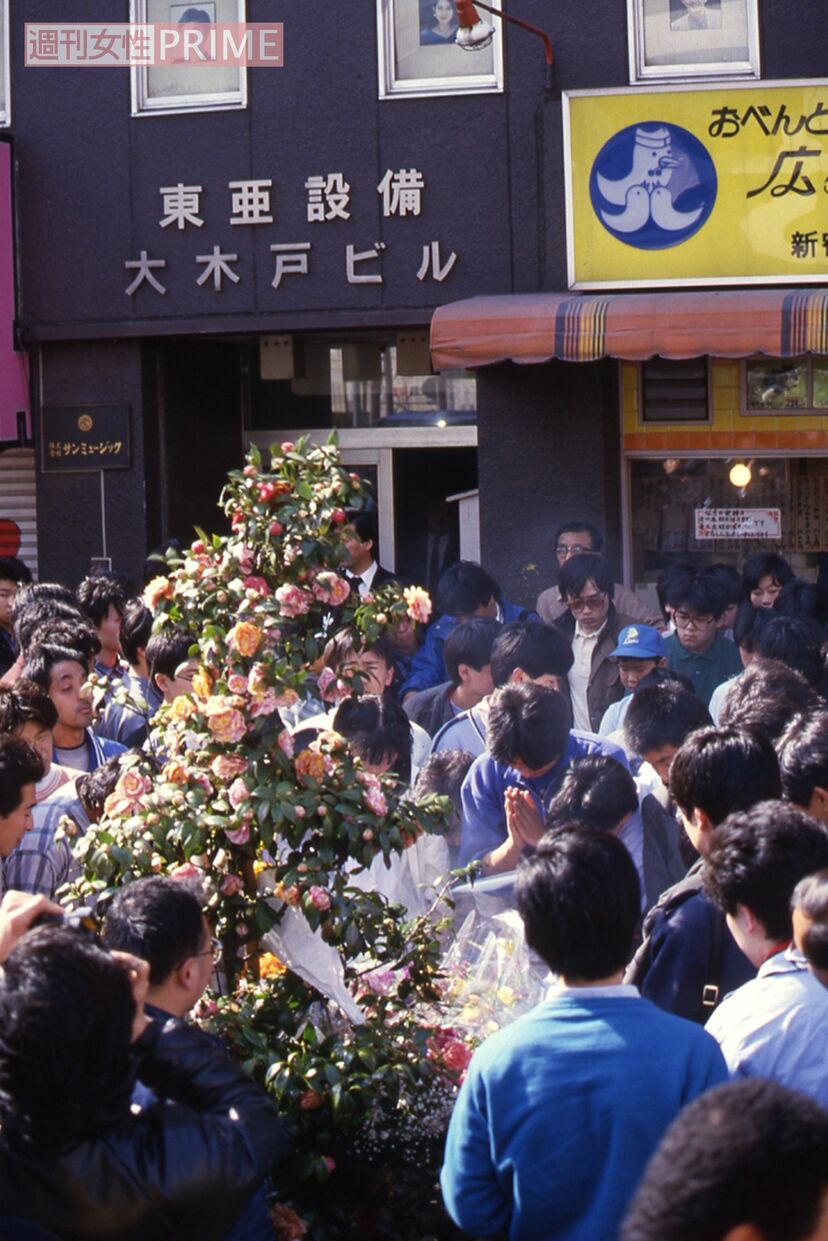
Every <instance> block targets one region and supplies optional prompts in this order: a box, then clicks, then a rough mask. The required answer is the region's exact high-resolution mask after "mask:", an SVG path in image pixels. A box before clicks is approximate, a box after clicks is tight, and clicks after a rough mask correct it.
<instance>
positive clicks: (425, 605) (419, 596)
mask: <svg viewBox="0 0 828 1241" xmlns="http://www.w3.org/2000/svg"><path fill="white" fill-rule="evenodd" d="M403 599H405V605H406V607H407V608H408V615H409V616H410V617H411V619H412V620H414V621H417V622H418V623H419V624H420V625H427V624H428V620H429V617H430V616H431V598H430V596H429V593H428V591H427V590H423V588H422V586H406V588H405V590H404V591H403Z"/></svg>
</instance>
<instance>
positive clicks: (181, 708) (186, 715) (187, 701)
mask: <svg viewBox="0 0 828 1241" xmlns="http://www.w3.org/2000/svg"><path fill="white" fill-rule="evenodd" d="M197 710H198V708H197V707H196V705H195V703H194V702H193V700H192V698H191V697H190V696H189V694H179V695H178V697H177V698H175V699H173V702H172V705H171V707H170V719H173V720H176V721H178V723H183V722H184V720H189V719H192V717H193V716H194V715H195V713H196V711H197Z"/></svg>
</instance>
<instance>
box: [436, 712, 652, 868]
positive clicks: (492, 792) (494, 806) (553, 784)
mask: <svg viewBox="0 0 828 1241" xmlns="http://www.w3.org/2000/svg"><path fill="white" fill-rule="evenodd" d="M590 754H608V755H609V757H610V758H614V759H617V761H618V762H619V763H621V765H622V766H623V767H626V768H627V770H629V766H630V764H629V762H628V761H627V756H626V754H625V753H624V751H623V750H622V749H621V747H620V746H617V745H615V743H614V742H612V741H607V739H606V738H605V737H596V736H595V734H594V733H583V732H577V731H575V730H574V729H573V730H572V732H570V734H569V740H568V741H567V743H566V749H565V750H564V752H563V754H562V755H561V757H560V758H559V759H558V761H557V763H556V764H555V766H554V767H553V768H551V770H550V771H547V773H546V775H543V776H538V777H536V778H534V779H531V780H530V779H528V778H527V777H526V776H522V775H521V774H520V772H519V771H515V769H514V767H506V766H505V765H504V764H503V763H498V762H495V760H494V759H493V758H492V756H491V754H481V755H480V757H479V758H476V759H475V760H474V762H473V763H472V765H471V767H470V768H469V772H468V775H467V776H466V778H465V780H464V781H463V787H462V789H461V791H460V796H461V799H462V803H463V822H462V828H461V830H462V837H461V841H460V858H459V863H458V864H459V865H460V866H468V864H469V862H473V861H474V860H475V859H476V858H481V857H483V856H484V854H486V853H489V852H490V851H491V850H492V849H496V848H497V846H498V845H500V844H502V843H503V841H504V840H505V839H506V835H507V832H506V809H505V803H504V793H505V792H506V789H507V788H510V787H512V786H517V787H518V788H522V789H529V791H530V793H531V794H532V795H533V797H534V799H535V802H536V804H537V807H538V809H539V810H540V812H541V813H542V814H543V815H544V816H545V815H546V811H547V810H548V809H549V803H550V802H551V800H552V798H553V797H554V796H555V793H556V792H557V791H558V787H559V786H560V783H561V781H562V780H563V777H564V773H565V772H566V771H568V769H569V768H570V767H571V766H572V764H573V763H574V762H575V761H576V759H579V758H586V757H587V756H588V755H590Z"/></svg>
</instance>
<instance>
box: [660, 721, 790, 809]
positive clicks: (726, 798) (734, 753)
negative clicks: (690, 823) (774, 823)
mask: <svg viewBox="0 0 828 1241" xmlns="http://www.w3.org/2000/svg"><path fill="white" fill-rule="evenodd" d="M670 793H671V794H672V797H673V800H674V801H675V803H676V805H677V806H678V807H679V808H680V810H681V811H682V813H683V814H684V815H685V816H686V817H687V818H688V819H690V818H692V816H693V811H694V810H701V811H703V813H704V814H706V815H707V817H708V818H709V819H710V822H711V824H712V825H713V827H716V826H717V824H719V823H721V822H722V820H723V819H726V818H727V816H728V815H729V814H732V813H733V811H734V810H748V809H749V808H750V807H751V806H755V805H756V803H757V802H758V801H773V800H776V799H778V798H780V797H781V796H782V785H781V783H780V779H779V763H778V761H777V758H776V753H775V751H774V749H773V746H772V745H771V743H770V742H769V741H768V740H766V738H765V737H763V736H762V735H761V734H760V733H754V732H749V731H747V730H744V731H740V730H739V729H737V728H700V729H698V731H697V732H694V733H691V734H690V736H689V737H688V738H687V740H686V741H685V742H684V743H683V745H682V746H681V748H680V749H679V750H678V752H677V753H676V756H675V758H674V759H673V762H672V764H671V766H670Z"/></svg>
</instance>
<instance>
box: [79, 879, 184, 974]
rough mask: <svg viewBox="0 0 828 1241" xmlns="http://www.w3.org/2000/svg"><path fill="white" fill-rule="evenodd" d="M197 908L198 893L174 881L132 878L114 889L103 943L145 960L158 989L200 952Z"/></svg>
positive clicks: (182, 883)
mask: <svg viewBox="0 0 828 1241" xmlns="http://www.w3.org/2000/svg"><path fill="white" fill-rule="evenodd" d="M203 904H204V898H203V893H201V892H200V891H196V889H195V888H194V887H192V886H190V884H189V883H186V882H182V881H181V880H180V879H171V878H170V877H169V876H168V875H153V876H151V877H150V878H147V879H136V880H135V881H134V882H133V883H128V884H127V885H126V886H125V887H123V888H121V889H120V890H119V892H118V893H117V894H116V896H115V899H114V900H113V902H112V904H111V905H110V906H109V909H108V910H107V914H106V922H105V923H104V929H103V942H104V945H105V946H106V947H107V948H110V949H112V948H117V949H119V950H120V951H121V952H131V953H132V954H133V956H136V957H141V958H142V959H143V960H144V961H146V962H148V964H149V967H150V984H151V985H152V986H153V987H158V986H160V985H161V984H162V983H164V982H165V981H166V980H167V979H168V978H169V976H170V974H171V973H172V972H173V970H175V969H177V968H178V966H179V965H181V964H182V962H183V961H186V959H187V957H192V956H195V955H196V953H198V952H200V951H201V948H202V945H203V942H204V919H203V913H202V907H203Z"/></svg>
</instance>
